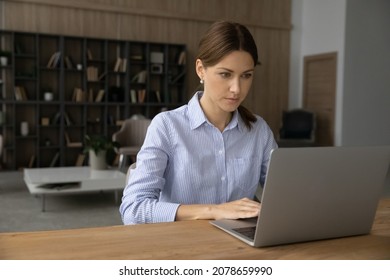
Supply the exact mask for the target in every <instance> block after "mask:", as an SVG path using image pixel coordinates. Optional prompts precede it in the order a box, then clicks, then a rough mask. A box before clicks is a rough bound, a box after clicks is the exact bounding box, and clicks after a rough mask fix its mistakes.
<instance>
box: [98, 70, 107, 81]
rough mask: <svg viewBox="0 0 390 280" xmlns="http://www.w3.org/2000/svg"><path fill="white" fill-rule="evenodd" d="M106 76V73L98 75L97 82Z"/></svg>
mask: <svg viewBox="0 0 390 280" xmlns="http://www.w3.org/2000/svg"><path fill="white" fill-rule="evenodd" d="M106 74H107V72H103V73H101V74H100V75H99V77H98V80H99V81H101V80H103V78H104V76H106Z"/></svg>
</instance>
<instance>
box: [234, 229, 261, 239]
mask: <svg viewBox="0 0 390 280" xmlns="http://www.w3.org/2000/svg"><path fill="white" fill-rule="evenodd" d="M233 230H234V231H235V232H238V233H239V234H242V235H244V236H246V237H248V238H250V239H255V232H256V226H251V227H242V228H233Z"/></svg>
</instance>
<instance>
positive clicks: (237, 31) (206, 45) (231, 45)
mask: <svg viewBox="0 0 390 280" xmlns="http://www.w3.org/2000/svg"><path fill="white" fill-rule="evenodd" d="M239 50H242V51H246V52H248V53H249V54H250V55H251V56H252V59H253V63H254V65H255V66H256V65H257V64H260V62H259V61H258V54H257V47H256V43H255V41H254V39H253V37H252V35H251V33H250V32H249V30H248V29H247V28H246V27H245V26H244V25H241V24H239V23H236V22H229V21H218V22H215V23H214V24H212V25H211V26H210V27H209V29H208V30H207V32H206V33H205V34H204V36H203V37H202V39H201V40H200V42H199V50H198V56H197V58H198V59H200V60H201V61H202V64H203V66H204V67H208V66H213V65H215V64H217V63H218V62H219V61H220V60H221V59H223V58H224V57H225V56H226V55H228V54H229V53H231V52H233V51H239ZM237 110H238V113H239V114H240V116H241V118H242V119H243V121H244V123H245V126H246V127H247V128H248V129H251V128H252V123H254V122H256V121H257V119H256V116H255V115H254V114H253V113H252V112H251V111H249V110H248V109H247V108H245V107H244V106H242V105H240V106H239V107H238V109H237Z"/></svg>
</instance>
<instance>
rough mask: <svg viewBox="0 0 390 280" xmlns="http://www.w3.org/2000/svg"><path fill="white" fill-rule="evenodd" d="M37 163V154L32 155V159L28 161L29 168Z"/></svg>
mask: <svg viewBox="0 0 390 280" xmlns="http://www.w3.org/2000/svg"><path fill="white" fill-rule="evenodd" d="M34 163H35V154H33V155H31V157H30V160H29V161H28V165H27V166H28V168H33V167H34Z"/></svg>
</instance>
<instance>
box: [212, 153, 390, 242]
mask: <svg viewBox="0 0 390 280" xmlns="http://www.w3.org/2000/svg"><path fill="white" fill-rule="evenodd" d="M389 163H390V146H385V147H313V148H279V149H275V150H273V151H272V154H271V159H270V162H269V167H268V174H267V179H266V182H265V186H264V191H263V193H262V196H261V205H262V206H261V211H260V215H259V217H258V219H256V218H254V219H241V220H216V221H210V223H212V224H213V225H215V226H217V227H218V228H220V229H222V230H224V231H226V232H228V233H229V234H232V235H233V236H235V237H237V238H239V239H240V240H242V241H244V242H246V243H248V244H249V245H251V246H254V247H264V246H273V245H278V244H286V243H296V242H304V241H311V240H319V239H328V238H337V237H343V236H352V235H362V234H368V233H369V232H370V230H371V226H372V223H373V221H374V217H375V212H376V209H377V205H378V201H379V198H380V196H381V194H382V191H383V186H384V182H385V178H386V174H387V171H388V169H389Z"/></svg>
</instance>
